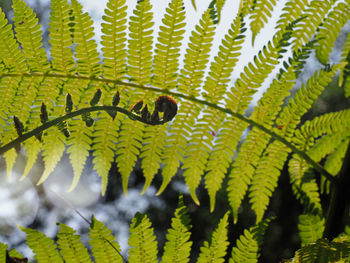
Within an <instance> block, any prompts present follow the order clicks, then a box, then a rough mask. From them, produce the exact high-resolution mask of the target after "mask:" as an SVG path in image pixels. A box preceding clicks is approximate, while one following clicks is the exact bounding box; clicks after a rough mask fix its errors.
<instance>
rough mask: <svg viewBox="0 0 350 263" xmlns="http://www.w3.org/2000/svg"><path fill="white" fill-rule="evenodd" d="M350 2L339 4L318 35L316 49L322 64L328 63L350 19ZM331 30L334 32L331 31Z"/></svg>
mask: <svg viewBox="0 0 350 263" xmlns="http://www.w3.org/2000/svg"><path fill="white" fill-rule="evenodd" d="M349 5H350V1H348V3H347V4H345V3H339V4H338V5H337V6H335V7H334V9H333V10H332V11H331V12H330V13H329V15H328V17H327V18H326V19H325V20H324V22H323V23H322V25H321V27H320V28H319V32H318V34H317V35H316V38H318V41H317V45H316V47H315V49H316V56H317V58H318V59H319V61H321V63H322V64H324V65H326V64H327V63H328V58H329V55H330V53H331V51H332V48H333V46H334V42H335V40H336V38H337V36H338V35H339V32H340V30H341V29H342V28H343V26H344V25H345V23H346V22H347V21H348V20H349V19H350V7H349ZM330 28H331V29H332V30H330Z"/></svg>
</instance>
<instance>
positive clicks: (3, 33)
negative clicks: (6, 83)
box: [0, 9, 27, 87]
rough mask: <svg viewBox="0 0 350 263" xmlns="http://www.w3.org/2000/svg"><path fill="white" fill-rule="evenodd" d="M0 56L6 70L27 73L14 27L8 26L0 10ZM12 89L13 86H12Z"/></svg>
mask: <svg viewBox="0 0 350 263" xmlns="http://www.w3.org/2000/svg"><path fill="white" fill-rule="evenodd" d="M0 37H1V40H2V41H1V42H0V56H1V60H2V61H3V63H4V64H5V65H6V68H7V69H9V70H10V71H15V72H25V71H27V67H26V63H25V57H24V54H23V53H22V52H21V50H20V49H19V45H18V43H17V41H16V40H15V37H14V34H13V31H12V26H11V25H10V24H8V21H7V19H6V18H5V14H4V13H3V12H2V11H1V9H0ZM10 87H11V86H10Z"/></svg>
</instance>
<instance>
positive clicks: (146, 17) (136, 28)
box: [128, 0, 154, 85]
mask: <svg viewBox="0 0 350 263" xmlns="http://www.w3.org/2000/svg"><path fill="white" fill-rule="evenodd" d="M152 20H153V13H152V6H151V3H150V1H149V0H141V1H138V3H137V5H136V9H135V10H134V16H131V17H130V23H129V30H130V34H129V36H130V39H129V46H128V74H129V75H130V77H131V78H132V79H133V81H134V82H137V83H139V84H140V85H143V84H148V83H149V81H150V77H151V66H152V43H153V37H152V33H153V28H152V27H153V25H154V22H153V21H152Z"/></svg>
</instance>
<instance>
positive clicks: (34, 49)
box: [12, 0, 49, 72]
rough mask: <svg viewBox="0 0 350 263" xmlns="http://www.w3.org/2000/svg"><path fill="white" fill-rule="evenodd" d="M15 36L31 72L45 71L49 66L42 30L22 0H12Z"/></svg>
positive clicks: (33, 14) (37, 20)
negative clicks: (43, 44)
mask: <svg viewBox="0 0 350 263" xmlns="http://www.w3.org/2000/svg"><path fill="white" fill-rule="evenodd" d="M12 7H13V11H14V17H13V21H14V22H15V31H16V38H17V39H18V41H19V42H20V43H21V47H22V51H23V53H24V55H25V58H26V62H27V64H28V67H29V69H30V70H31V71H32V72H46V71H47V70H48V68H49V64H48V62H47V57H46V52H45V49H44V48H43V46H42V42H41V40H42V37H41V35H42V30H41V26H40V24H39V23H38V22H39V19H38V18H36V15H35V13H34V12H33V10H32V9H31V8H30V7H28V6H27V5H26V3H25V2H24V1H22V0H14V1H13V5H12Z"/></svg>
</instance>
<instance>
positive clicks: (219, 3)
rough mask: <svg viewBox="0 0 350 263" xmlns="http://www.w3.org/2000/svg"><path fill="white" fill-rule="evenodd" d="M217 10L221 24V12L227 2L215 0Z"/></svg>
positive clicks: (218, 20) (218, 21)
mask: <svg viewBox="0 0 350 263" xmlns="http://www.w3.org/2000/svg"><path fill="white" fill-rule="evenodd" d="M213 2H214V4H215V8H216V14H217V23H220V20H221V11H222V9H223V7H224V5H225V2H226V0H213Z"/></svg>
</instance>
